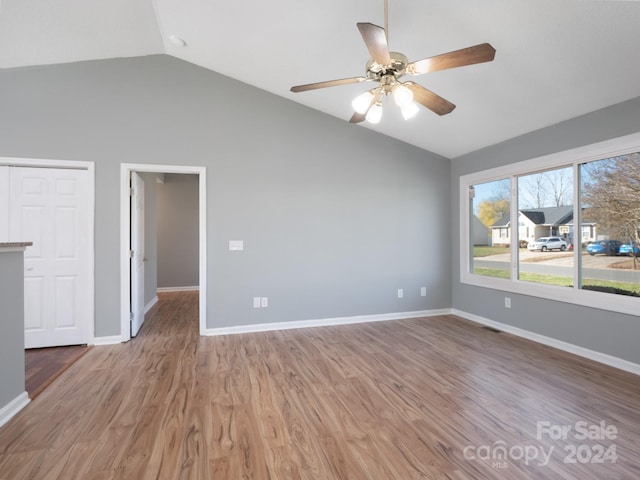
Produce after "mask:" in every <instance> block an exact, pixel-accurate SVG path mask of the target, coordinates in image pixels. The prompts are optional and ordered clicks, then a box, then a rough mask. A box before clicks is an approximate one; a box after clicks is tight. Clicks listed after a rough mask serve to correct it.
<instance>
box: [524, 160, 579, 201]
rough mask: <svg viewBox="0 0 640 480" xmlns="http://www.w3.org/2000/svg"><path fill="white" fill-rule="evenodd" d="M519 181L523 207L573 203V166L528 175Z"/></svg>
mask: <svg viewBox="0 0 640 480" xmlns="http://www.w3.org/2000/svg"><path fill="white" fill-rule="evenodd" d="M518 182H519V183H518V193H519V195H520V206H521V208H544V207H561V206H564V205H571V203H572V195H573V175H572V172H571V168H561V169H557V170H549V171H547V172H541V173H534V174H532V175H526V176H523V177H520V178H519V180H518Z"/></svg>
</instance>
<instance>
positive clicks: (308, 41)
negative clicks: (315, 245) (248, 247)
mask: <svg viewBox="0 0 640 480" xmlns="http://www.w3.org/2000/svg"><path fill="white" fill-rule="evenodd" d="M0 2H1V3H0V68H3V69H5V68H14V67H23V66H28V65H45V64H55V63H66V62H76V61H82V60H94V59H103V58H113V57H133V56H139V55H150V54H159V53H164V54H168V55H172V56H175V57H177V58H180V59H183V60H185V61H188V62H191V63H194V64H196V65H200V66H202V67H205V68H208V69H211V70H214V71H216V72H219V73H222V74H224V75H228V76H230V77H232V78H235V79H237V80H240V81H242V82H245V83H248V84H250V85H254V86H256V87H258V88H260V89H263V90H266V91H268V92H271V93H274V94H276V95H280V96H282V97H285V98H288V99H291V100H293V101H295V102H299V103H301V104H304V105H307V106H309V107H311V108H314V109H317V110H320V111H322V112H326V113H328V114H330V115H333V116H335V117H338V118H340V119H344V121H345V122H347V121H348V120H349V118H350V117H351V114H352V113H353V112H352V108H351V100H352V99H353V98H354V97H355V96H357V95H358V94H359V93H361V92H363V91H365V90H367V89H368V88H371V86H370V84H353V85H346V86H339V87H334V88H327V89H322V90H315V91H310V92H304V93H291V92H290V91H289V88H290V87H291V86H292V85H297V84H304V83H312V82H317V81H322V80H331V79H339V78H344V77H352V76H360V75H363V74H364V73H365V64H366V62H367V60H368V58H369V53H368V51H367V49H366V47H365V45H364V43H363V41H362V38H361V36H360V34H359V32H358V30H357V29H356V23H357V22H371V23H375V24H378V25H384V14H383V12H384V9H383V6H384V2H383V0H375V1H374V0H351V1H348V2H346V1H344V0H325V1H323V2H304V1H300V0H273V1H271V2H269V1H262V0H249V1H240V0H237V1H226V2H222V1H218V0H109V1H107V0H57V1H52V0H29V1H25V0H0ZM638 25H640V2H639V1H589V0H562V1H558V0H517V1H515V0H482V1H481V0H427V1H424V0H420V1H418V0H389V32H388V34H389V44H390V49H391V50H392V51H399V52H402V53H404V54H405V55H406V56H407V57H409V59H410V60H418V59H421V58H425V57H430V56H433V55H438V54H440V53H445V52H449V51H452V50H457V49H460V48H464V47H467V46H470V45H475V44H479V43H483V42H489V43H490V44H492V45H493V46H494V47H495V49H496V51H497V53H496V57H495V60H494V61H493V62H489V63H483V64H478V65H471V66H466V67H463V68H456V69H451V70H445V71H440V72H435V73H430V74H426V75H422V76H416V77H412V78H411V79H412V80H414V81H416V82H417V83H420V84H421V85H423V86H425V87H427V88H428V89H430V90H432V91H434V92H436V93H438V94H439V95H441V96H442V97H444V98H446V99H448V100H450V101H451V102H453V103H454V104H456V105H457V108H456V109H455V110H454V111H453V112H452V113H450V114H448V115H445V116H443V117H439V116H438V115H436V114H434V113H432V112H431V111H429V110H426V109H422V110H421V111H420V112H419V114H418V116H417V117H415V118H413V119H411V120H408V121H405V120H404V119H402V117H401V116H400V114H399V112H398V109H397V108H395V107H394V106H393V105H392V103H391V102H388V103H389V104H388V108H387V107H385V109H384V116H383V119H382V121H381V123H380V124H378V125H375V126H374V125H371V124H368V123H362V124H359V125H357V126H356V125H351V126H350V128H363V127H364V128H371V129H373V130H375V131H378V132H380V133H383V134H385V135H389V136H391V137H395V138H397V139H400V140H402V141H405V142H408V143H411V144H413V145H416V146H418V147H421V148H424V149H426V150H429V151H432V152H435V153H438V154H441V155H444V156H446V157H449V158H453V157H456V156H458V155H462V154H464V153H467V152H470V151H473V150H477V149H480V148H482V147H485V146H488V145H492V144H495V143H498V142H501V141H503V140H506V139H509V138H512V137H515V136H518V135H521V134H524V133H527V132H530V131H533V130H536V129H539V128H542V127H545V126H549V125H552V124H555V123H557V122H560V121H563V120H567V119H570V118H573V117H576V116H579V115H581V114H585V113H588V112H591V111H594V110H597V109H600V108H604V107H606V106H609V105H613V104H616V103H620V102H623V101H625V100H629V99H632V98H635V97H638V96H640V35H638ZM173 36H175V37H178V38H179V39H182V40H183V41H184V46H180V45H178V44H176V43H174V42H175V41H176V40H175V39H174V40H173V41H172V37H173ZM177 43H179V42H177Z"/></svg>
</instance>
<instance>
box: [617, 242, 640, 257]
mask: <svg viewBox="0 0 640 480" xmlns="http://www.w3.org/2000/svg"><path fill="white" fill-rule="evenodd" d="M632 249H633V250H632ZM632 252H633V253H632ZM618 253H619V254H620V255H628V256H631V255H633V256H634V257H638V256H640V247H638V244H637V243H636V242H632V243H623V244H622V245H620V248H619V249H618Z"/></svg>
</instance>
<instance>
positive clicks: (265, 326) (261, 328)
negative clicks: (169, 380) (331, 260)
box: [203, 308, 451, 336]
mask: <svg viewBox="0 0 640 480" xmlns="http://www.w3.org/2000/svg"><path fill="white" fill-rule="evenodd" d="M450 313H451V309H450V308H448V309H443V310H421V311H417V312H402V313H382V314H377V315H357V316H353V317H338V318H322V319H314V320H297V321H292V322H274V323H255V324H253V325H241V326H237V327H220V328H207V329H206V330H205V331H204V333H203V335H206V336H215V335H234V334H238V333H255V332H268V331H272V330H290V329H293V328H312V327H327V326H332V325H351V324H354V323H369V322H384V321H389V320H404V319H407V318H420V317H433V316H436V315H449V314H450Z"/></svg>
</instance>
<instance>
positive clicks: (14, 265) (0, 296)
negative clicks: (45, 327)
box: [0, 251, 25, 408]
mask: <svg viewBox="0 0 640 480" xmlns="http://www.w3.org/2000/svg"><path fill="white" fill-rule="evenodd" d="M23 255H24V254H23V252H2V251H0V408H2V407H4V406H5V405H7V404H8V403H9V402H10V401H12V400H14V399H15V398H16V397H17V396H18V395H20V394H22V393H24V391H25V390H24V282H23V281H22V279H23V278H24V260H23Z"/></svg>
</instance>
